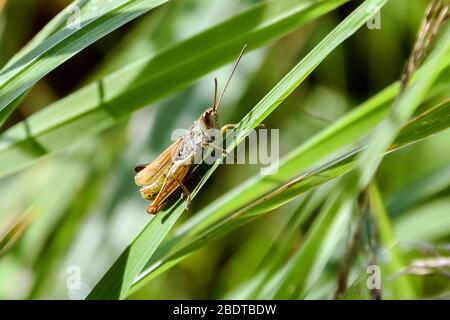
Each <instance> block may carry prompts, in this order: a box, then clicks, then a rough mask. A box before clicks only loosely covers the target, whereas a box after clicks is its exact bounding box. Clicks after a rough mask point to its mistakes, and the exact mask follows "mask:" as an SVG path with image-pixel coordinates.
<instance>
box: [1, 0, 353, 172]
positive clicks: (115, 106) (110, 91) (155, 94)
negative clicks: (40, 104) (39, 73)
mask: <svg viewBox="0 0 450 320" xmlns="http://www.w3.org/2000/svg"><path fill="white" fill-rule="evenodd" d="M346 1H348V0H306V1H301V2H299V1H297V0H277V1H265V2H262V3H261V4H258V5H256V6H254V7H251V8H250V9H248V10H246V11H244V12H242V13H241V14H238V15H236V16H234V17H232V18H231V19H229V20H227V21H225V22H223V23H221V24H219V25H216V26H214V27H212V28H210V29H208V30H206V31H204V32H202V33H200V34H198V35H196V36H194V37H192V38H190V39H187V40H185V41H183V42H180V43H178V44H176V45H175V46H173V47H171V48H169V49H167V50H165V51H163V52H160V53H159V54H157V55H155V56H152V57H148V58H144V59H142V60H139V61H137V62H136V63H133V64H131V65H129V66H127V67H125V68H123V69H121V70H118V71H117V72H114V73H112V74H110V75H109V76H107V77H104V78H102V79H101V80H99V81H97V82H94V83H91V84H90V85H87V86H85V87H83V88H81V89H80V90H78V91H76V92H74V93H73V94H71V95H69V96H68V97H66V98H64V99H61V100H59V101H57V102H56V103H54V104H53V105H50V106H49V107H47V108H45V109H44V110H43V111H41V112H38V113H37V114H35V115H33V116H31V117H29V118H28V119H27V120H26V122H22V123H19V124H18V125H16V126H15V127H13V128H11V129H10V130H8V131H7V132H5V133H4V135H2V137H0V176H2V175H5V174H6V173H9V172H11V171H14V170H17V169H18V168H20V167H22V166H24V165H26V164H29V163H31V162H32V161H34V160H35V159H37V158H39V157H41V156H43V155H45V154H48V153H50V152H54V151H57V150H61V149H63V148H66V147H67V146H70V145H73V144H74V143H76V142H77V141H81V140H82V139H83V138H86V136H89V135H92V134H95V133H98V132H99V131H101V130H104V129H106V128H109V127H112V126H113V125H115V124H117V123H118V122H119V121H121V120H122V118H124V117H126V116H128V115H129V114H130V113H132V112H133V111H135V110H136V109H138V108H142V107H144V106H147V105H148V104H150V103H152V102H154V101H156V100H158V99H161V98H163V97H165V96H167V95H168V94H170V93H173V92H175V91H177V90H180V89H181V88H183V87H185V86H187V85H188V84H189V83H191V82H192V81H194V80H195V79H198V78H199V77H201V76H203V75H205V74H207V73H208V72H210V71H212V70H214V69H216V68H218V67H220V66H222V65H224V64H225V63H227V62H229V61H232V60H233V59H235V58H236V55H237V54H238V52H239V50H240V49H241V48H242V47H243V45H244V44H245V43H247V44H248V48H249V49H254V48H257V47H260V46H261V45H263V44H265V43H267V42H268V41H270V40H273V39H276V38H279V37H280V36H282V35H284V34H286V33H287V32H289V31H292V30H294V29H295V28H298V27H299V26H301V25H304V24H305V23H307V22H309V21H311V20H313V19H315V18H317V17H319V16H321V15H323V14H325V13H327V12H329V11H331V10H332V9H334V8H336V7H337V6H339V5H340V4H342V3H344V2H346ZM217 39H227V40H226V41H224V40H221V41H218V40H217ZM0 92H1V91H0ZM10 111H11V110H10ZM30 141H34V142H37V144H38V145H39V146H40V148H38V150H36V148H33V146H35V145H36V144H35V143H33V144H31V143H30Z"/></svg>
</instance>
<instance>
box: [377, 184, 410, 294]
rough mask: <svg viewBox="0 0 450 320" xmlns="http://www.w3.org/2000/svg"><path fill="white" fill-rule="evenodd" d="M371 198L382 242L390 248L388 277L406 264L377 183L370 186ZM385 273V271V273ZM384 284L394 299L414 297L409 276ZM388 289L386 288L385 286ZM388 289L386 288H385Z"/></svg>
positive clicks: (387, 248) (384, 246)
mask: <svg viewBox="0 0 450 320" xmlns="http://www.w3.org/2000/svg"><path fill="white" fill-rule="evenodd" d="M369 199H370V201H369V202H370V206H371V208H372V210H371V211H372V214H373V216H374V219H375V222H376V224H377V226H378V228H377V229H378V230H379V234H380V239H381V244H382V246H383V248H384V249H386V250H389V257H390V258H389V263H388V267H387V268H388V270H389V271H388V277H389V275H391V276H392V275H395V274H396V273H398V272H400V271H402V270H403V269H404V268H405V267H406V264H405V263H404V262H403V258H402V255H401V253H400V250H399V248H398V246H397V240H396V239H395V235H394V232H393V230H392V226H391V221H390V218H389V214H388V213H387V211H386V209H385V206H384V202H383V199H382V197H381V194H380V191H379V190H378V187H377V185H376V184H375V183H372V184H371V185H370V186H369ZM383 274H385V273H383ZM383 283H384V286H385V287H388V288H390V289H391V290H387V291H392V293H393V296H392V297H393V298H394V299H414V298H415V297H416V294H415V293H414V287H413V284H412V283H411V281H410V279H409V278H408V276H400V277H397V278H396V279H395V280H393V281H384V282H383ZM383 289H386V288H383ZM383 291H386V290H383Z"/></svg>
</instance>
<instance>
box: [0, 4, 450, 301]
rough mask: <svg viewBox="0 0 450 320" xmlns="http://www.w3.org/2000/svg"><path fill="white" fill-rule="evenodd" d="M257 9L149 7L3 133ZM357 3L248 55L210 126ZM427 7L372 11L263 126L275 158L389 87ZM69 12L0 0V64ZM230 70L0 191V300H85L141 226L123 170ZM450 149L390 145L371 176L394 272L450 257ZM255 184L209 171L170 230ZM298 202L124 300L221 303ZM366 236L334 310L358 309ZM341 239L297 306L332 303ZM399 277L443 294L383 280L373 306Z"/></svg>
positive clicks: (234, 112)
mask: <svg viewBox="0 0 450 320" xmlns="http://www.w3.org/2000/svg"><path fill="white" fill-rule="evenodd" d="M258 2H259V1H256V0H216V1H201V0H177V1H171V2H169V3H167V4H165V5H163V6H160V7H158V8H156V9H155V10H152V11H151V12H149V13H147V14H145V15H143V16H142V17H140V18H138V19H136V20H134V21H132V22H131V23H129V24H127V25H126V26H124V27H122V28H120V29H119V30H117V31H115V32H113V33H111V34H110V35H108V36H106V37H105V38H103V39H101V40H100V41H97V42H96V43H95V44H93V45H91V46H90V47H88V48H87V49H86V50H83V51H82V52H81V53H80V54H77V55H76V56H75V57H74V58H72V59H70V60H69V61H68V62H66V63H64V64H63V65H62V66H60V67H58V68H57V69H56V70H55V71H53V72H51V73H50V74H49V75H48V76H46V77H45V78H44V79H43V80H41V81H39V83H38V84H37V85H36V86H34V87H33V89H32V90H31V92H30V93H29V94H28V96H27V97H26V98H25V99H24V101H23V102H22V104H21V105H20V107H19V109H18V110H16V111H15V112H14V113H13V115H12V116H11V118H10V119H9V120H8V122H7V123H6V126H5V128H8V127H11V126H13V125H14V124H15V123H17V122H19V121H21V120H23V119H25V118H26V117H28V116H29V115H31V114H33V113H36V112H37V111H39V110H41V109H42V108H43V107H45V106H47V105H49V104H50V103H52V102H53V101H56V100H58V99H60V98H62V97H64V96H66V95H67V94H69V93H71V92H72V91H74V90H75V89H77V88H79V87H81V86H82V85H84V84H86V83H88V82H89V81H91V80H95V79H98V78H100V77H102V76H104V75H107V74H108V73H110V72H112V71H114V70H117V69H119V68H120V67H122V66H125V65H127V64H129V63H131V62H133V61H135V60H137V59H139V58H140V57H143V56H146V55H149V54H152V53H155V52H158V51H160V50H161V49H163V48H166V47H169V46H170V45H172V44H174V43H175V42H177V41H179V40H181V39H185V38H188V37H189V36H191V35H194V34H196V33H198V32H200V31H202V30H204V29H206V28H208V27H210V26H211V25H214V24H216V23H217V22H218V21H222V20H225V19H227V18H228V17H231V16H233V15H234V14H236V12H239V11H242V10H243V9H245V8H247V7H248V6H250V5H252V4H255V3H258ZM358 3H359V2H358V1H356V3H355V2H354V1H353V2H350V3H348V4H345V5H343V6H341V7H340V8H338V9H337V10H334V11H332V12H331V13H329V14H327V15H325V16H323V17H320V18H319V19H318V20H315V21H313V22H311V23H308V24H307V25H306V26H304V27H302V28H300V29H298V30H295V31H293V32H291V33H289V34H288V35H286V36H284V37H283V38H281V39H279V40H277V41H274V42H272V43H271V44H269V45H266V46H264V47H263V48H261V49H258V50H255V51H253V52H251V53H249V54H247V55H246V56H245V57H244V58H243V60H242V63H241V65H240V67H239V69H238V72H237V75H236V78H235V79H234V80H233V82H232V84H231V87H230V89H229V91H228V93H227V95H226V97H225V99H224V101H223V105H222V109H221V115H220V116H221V119H220V120H221V123H222V124H225V123H229V122H237V121H239V120H240V119H241V118H242V117H243V116H244V115H245V114H246V113H247V112H248V111H249V110H250V109H251V108H252V107H253V106H254V105H255V104H256V103H257V102H258V101H259V100H261V98H262V97H263V96H264V95H265V94H266V93H267V92H268V91H269V90H270V89H271V88H272V87H273V86H274V85H275V84H276V83H277V82H278V81H279V80H280V79H281V78H282V77H283V76H284V75H285V74H286V73H287V72H288V71H289V70H290V69H291V68H292V67H293V66H295V65H296V64H297V62H298V61H299V60H300V59H301V58H302V57H303V56H304V55H305V54H306V53H307V52H309V50H310V49H311V48H313V47H314V45H315V44H317V43H318V42H319V41H320V40H321V39H322V38H323V37H324V36H325V35H326V34H328V32H330V30H332V28H333V27H334V26H335V25H337V24H338V23H339V22H340V21H341V20H342V19H343V18H344V17H345V16H346V15H348V14H349V13H350V12H351V11H352V10H353V9H354V8H355V7H356V5H357V4H358ZM426 3H427V2H426V1H419V0H415V1H409V0H395V1H390V2H389V3H388V4H387V5H386V6H385V7H384V8H383V10H382V12H381V29H374V30H369V29H368V28H366V27H363V28H361V29H360V30H359V31H358V32H357V33H356V34H355V35H354V36H353V37H351V38H350V39H349V40H348V41H346V42H344V44H343V45H342V46H340V47H339V48H337V49H336V50H334V52H333V53H332V54H331V55H330V56H329V57H328V58H327V59H326V60H325V61H324V62H323V63H322V64H321V65H320V66H319V67H318V68H317V69H316V70H315V71H314V72H313V73H312V75H311V76H310V77H309V78H308V79H307V80H306V81H305V82H304V83H303V84H302V85H301V86H300V87H299V88H298V89H297V90H296V91H295V92H294V93H293V94H292V95H291V96H290V97H289V98H288V99H287V100H286V101H285V102H284V103H283V106H281V107H280V108H279V109H278V110H277V111H276V112H274V113H273V114H272V115H270V117H269V118H268V119H266V120H265V124H266V126H267V127H269V128H280V148H281V150H280V154H281V155H285V154H287V153H288V152H289V151H290V150H291V149H292V148H294V147H297V146H298V145H300V144H301V143H302V142H304V141H306V140H307V139H308V138H310V137H312V136H313V135H314V134H316V133H317V132H319V131H320V130H322V129H323V128H325V127H326V126H328V125H329V124H330V123H332V122H334V121H335V120H336V119H338V118H340V117H341V116H343V115H344V114H345V113H347V112H348V111H349V110H351V109H352V108H354V107H355V106H357V105H358V104H359V103H361V102H364V101H365V100H367V99H368V98H370V97H371V96H372V95H374V94H375V93H377V92H379V91H380V90H382V89H383V88H385V87H386V86H388V85H389V84H391V83H393V82H395V81H396V80H398V79H399V77H400V75H401V72H402V70H403V66H404V63H405V60H406V59H407V57H408V54H409V52H410V50H411V47H412V45H413V43H414V39H415V36H416V32H417V29H418V26H419V24H420V21H421V18H422V15H423V12H424V9H425V6H426ZM68 4H70V1H68V0H46V1H39V0H12V1H5V0H0V65H4V63H6V62H7V61H8V60H9V59H10V58H11V57H12V56H13V55H14V54H15V53H16V52H17V51H18V50H19V49H20V48H22V47H23V46H24V45H25V44H26V43H27V42H28V41H29V40H30V39H31V38H32V37H33V36H34V35H35V34H36V33H37V32H38V31H39V30H40V29H41V28H42V27H43V26H44V25H45V24H46V23H47V22H48V21H49V20H51V19H52V18H53V17H54V16H55V15H56V14H57V13H58V12H59V11H61V10H62V9H63V8H64V7H66V6H67V5H68ZM217 41H222V39H217ZM229 71H230V65H228V66H226V67H224V68H221V69H219V70H216V71H214V72H212V73H211V74H209V75H207V76H204V77H203V78H201V79H200V80H199V81H196V82H195V84H193V85H191V86H189V87H188V88H187V89H185V90H183V91H181V92H179V93H177V94H174V95H172V96H170V97H168V98H166V99H164V100H162V101H160V102H158V103H156V104H154V105H153V107H152V108H144V109H141V110H139V111H137V112H135V113H134V114H133V115H132V116H131V117H129V118H127V119H125V120H124V121H122V122H121V123H120V124H119V125H117V126H115V127H114V128H111V129H108V130H106V131H105V132H102V133H101V134H99V135H97V136H96V137H92V138H86V139H84V140H83V141H82V142H81V143H79V144H77V145H74V146H68V148H67V149H66V150H64V151H63V152H58V153H57V154H52V155H50V156H46V157H44V158H42V159H40V160H39V161H37V162H36V163H34V164H33V165H31V166H28V167H26V168H25V169H23V170H21V171H20V172H16V173H13V174H10V175H8V176H7V177H3V178H1V179H0V234H1V233H2V232H3V231H6V230H8V228H9V227H10V226H12V225H14V224H15V223H17V221H25V222H24V223H22V224H19V225H21V226H23V227H24V229H23V230H21V231H20V232H17V239H14V241H12V242H11V243H10V244H9V245H11V247H10V248H6V249H7V250H4V251H5V252H2V254H1V256H0V298H2V299H26V298H31V299H70V298H82V297H83V295H84V294H86V293H87V292H88V291H89V288H93V287H94V285H95V283H96V282H97V281H98V279H100V277H101V276H102V275H103V274H104V273H105V271H106V270H107V269H108V268H109V266H110V265H111V264H112V263H113V262H114V261H115V260H116V259H117V257H118V256H119V255H120V253H121V252H122V251H123V250H124V248H125V247H126V246H127V245H128V244H129V243H130V242H131V241H132V240H133V239H134V238H135V237H136V235H137V234H138V232H139V231H140V230H141V229H142V227H143V226H144V225H145V224H146V223H147V222H148V221H149V219H151V218H150V217H149V216H148V215H147V214H146V212H145V208H146V202H145V201H144V200H142V199H141V197H140V194H139V191H138V187H136V186H135V185H134V180H133V177H134V171H133V168H134V166H135V164H137V163H142V162H147V161H149V160H151V159H153V158H154V157H155V156H157V155H158V154H159V153H160V152H161V151H162V150H163V149H164V148H165V147H166V146H168V144H169V142H170V134H171V131H172V130H171V129H175V128H186V127H188V126H190V124H191V123H192V122H193V121H194V120H196V119H197V117H198V116H199V115H200V114H201V112H202V111H203V110H204V109H205V108H206V107H207V106H209V105H210V104H211V98H212V93H213V78H214V76H217V77H218V78H219V81H220V83H222V84H223V83H224V81H225V78H226V76H227V75H228V73H229ZM437 100H438V99H437ZM449 139H450V132H449V131H445V132H443V133H440V134H438V135H436V136H433V137H432V138H430V139H427V140H424V141H422V142H419V143H417V144H414V145H412V146H409V147H407V148H404V149H402V150H400V151H398V152H396V153H394V154H392V155H389V156H387V157H386V158H385V159H384V161H383V163H382V165H381V168H380V170H379V172H378V175H377V179H378V185H379V188H380V192H381V194H382V197H383V199H384V201H385V204H386V206H387V209H388V212H389V216H390V218H391V223H392V227H393V229H394V232H395V236H396V239H395V246H396V248H399V249H400V250H401V252H402V255H403V258H404V263H405V267H406V266H407V265H408V264H410V263H412V262H413V261H414V259H425V258H431V257H435V256H436V254H437V252H438V253H439V255H442V256H449V255H450V211H449V210H450V209H449V208H450V193H449V191H450V188H449V186H450V183H449V182H450V179H449V178H450V152H449V141H450V140H449ZM258 171H259V168H258V166H254V165H232V166H231V165H224V166H220V168H219V169H218V170H217V171H216V172H215V173H214V175H213V177H212V179H210V180H209V181H208V183H207V184H206V186H205V187H204V188H203V189H202V191H201V193H200V194H199V196H197V197H196V198H195V200H193V202H192V204H191V208H190V211H189V212H188V214H185V215H184V216H183V219H186V218H187V217H189V216H190V215H191V214H193V213H195V212H197V211H198V210H200V209H201V208H203V207H205V206H206V205H207V204H208V203H210V202H211V201H212V200H214V199H216V198H217V197H218V196H220V195H221V194H223V193H224V192H225V191H227V190H230V189H232V188H233V187H234V186H237V185H239V184H240V183H242V182H243V181H245V179H246V178H248V177H251V176H252V175H254V174H255V173H257V172H258ZM299 174H300V173H299ZM332 183H333V182H331V183H328V184H326V185H325V186H323V187H321V188H324V189H319V193H320V192H326V191H321V190H326V189H325V188H332V187H333V185H332ZM297 205H298V200H295V201H293V202H291V203H289V204H288V205H285V206H282V207H280V208H278V209H276V210H274V211H273V212H272V213H270V214H268V215H266V216H264V217H263V218H260V219H257V220H255V221H254V222H252V223H250V224H248V225H245V226H244V227H242V228H239V229H237V230H236V231H233V232H232V233H230V234H228V235H226V236H224V237H222V238H220V239H219V240H217V241H215V242H213V243H212V244H211V245H208V246H207V247H205V248H202V249H201V250H198V251H197V252H196V253H195V254H194V255H192V256H191V257H189V258H188V259H186V260H184V261H182V262H181V263H179V264H178V265H176V266H175V267H173V268H171V269H170V270H168V271H166V272H165V273H163V274H162V275H160V276H158V277H157V278H156V279H154V280H152V281H150V282H149V283H148V284H146V285H145V286H144V287H143V288H141V289H139V290H138V291H136V292H135V293H134V294H133V295H131V298H134V299H197V298H203V299H211V298H224V297H233V292H234V290H236V289H237V288H239V287H241V286H242V285H244V284H245V282H246V281H247V280H248V279H249V278H251V276H252V275H253V274H254V272H255V270H256V268H257V267H258V265H259V263H260V262H261V259H263V257H264V256H265V254H266V252H267V250H268V249H269V248H270V246H271V245H272V244H273V242H274V241H275V239H276V237H277V235H278V233H279V232H280V230H282V228H283V227H284V225H285V223H286V222H287V221H288V219H289V217H290V216H291V214H292V212H293V210H295V208H296V206H297ZM21 219H22V220H21ZM309 220H311V219H309ZM310 224H311V221H308V222H307V223H305V224H303V225H302V226H301V227H300V228H298V230H297V232H296V235H295V241H294V243H293V244H292V249H291V250H295V249H296V248H297V247H298V246H301V243H302V238H303V235H304V233H305V232H306V230H308V228H309V226H310ZM366 231H367V230H366ZM365 234H366V232H363V238H364V237H365ZM349 237H350V235H349ZM364 239H365V238H364ZM364 239H363V241H362V244H361V247H360V249H359V250H360V254H359V255H358V259H356V261H355V263H354V266H353V267H354V269H355V270H356V271H355V276H354V277H353V278H352V277H351V278H352V280H351V281H350V283H349V289H348V292H347V294H346V297H347V298H361V299H363V298H370V296H369V294H368V292H367V290H365V278H364V274H365V271H364V270H365V266H366V265H367V263H368V251H369V250H368V244H367V242H368V240H367V239H365V241H364ZM341 242H342V243H340V244H339V246H338V250H336V252H335V257H334V258H333V259H332V261H331V262H330V263H329V264H328V265H327V267H326V269H325V271H324V272H323V273H322V274H321V276H320V279H319V281H318V282H317V283H316V284H315V285H314V286H313V288H312V289H311V290H310V293H309V294H308V296H307V298H323V299H329V298H332V297H333V293H334V291H335V287H336V282H337V277H336V274H337V272H338V270H339V265H340V263H341V261H342V257H343V254H344V253H345V250H346V249H345V248H346V241H345V239H344V241H341ZM378 254H379V257H378V263H380V264H383V263H387V264H388V263H389V259H390V249H389V248H387V249H385V250H380V251H379V252H378ZM70 266H79V267H80V270H81V276H82V279H83V290H81V292H79V295H77V293H73V292H69V290H68V288H67V281H68V277H69V275H70V269H68V268H70ZM68 270H69V273H68ZM361 270H362V275H361ZM358 271H359V273H358ZM399 277H400V278H401V277H408V278H410V280H411V281H412V283H413V285H414V288H415V291H416V297H418V298H435V297H441V296H448V294H449V292H450V281H449V274H448V273H445V272H431V273H430V274H428V275H410V276H402V275H399V274H391V275H390V276H389V277H386V278H384V279H383V288H384V290H383V297H384V298H386V299H389V298H395V295H394V293H393V291H392V289H390V285H391V283H393V282H395V281H396V279H397V278H399Z"/></svg>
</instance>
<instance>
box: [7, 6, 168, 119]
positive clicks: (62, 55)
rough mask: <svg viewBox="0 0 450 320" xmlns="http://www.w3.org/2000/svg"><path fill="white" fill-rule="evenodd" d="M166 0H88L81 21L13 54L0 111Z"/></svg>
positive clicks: (8, 66) (81, 14) (8, 67)
mask: <svg viewBox="0 0 450 320" xmlns="http://www.w3.org/2000/svg"><path fill="white" fill-rule="evenodd" d="M167 1H168V0H133V1H132V0H113V1H108V2H107V3H103V4H102V5H101V6H97V5H96V4H95V3H94V2H88V3H87V6H86V8H84V9H85V10H84V11H83V12H79V13H78V14H79V21H75V22H76V24H68V25H66V26H65V27H64V28H63V29H60V30H59V31H56V32H55V33H53V34H51V35H49V36H48V37H46V38H45V39H43V40H42V42H40V43H39V44H38V45H37V46H36V47H35V48H34V49H32V50H29V51H27V50H25V53H24V54H23V55H21V57H19V58H17V59H14V58H13V59H14V61H13V62H12V63H8V64H7V65H6V66H5V67H4V68H3V69H2V70H1V71H0V114H2V111H3V109H5V108H6V107H7V106H8V105H9V104H10V103H11V102H13V101H14V100H15V99H16V98H17V97H19V96H20V95H21V94H23V93H24V92H25V91H26V90H28V89H29V88H30V87H31V86H33V85H34V84H35V83H36V82H37V81H39V80H40V79H41V78H42V77H43V76H45V75H46V74H47V73H49V72H50V71H52V70H53V69H55V68H56V67H57V66H59V65H60V64H62V63H63V62H64V61H66V60H68V59H69V58H71V57H73V56H74V55H75V54H77V53H78V52H80V51H81V50H83V49H84V48H86V47H87V46H89V45H91V44H92V43H94V42H95V41H97V40H99V39H101V38H102V37H104V36H105V35H107V34H108V33H110V32H112V31H114V30H115V29H117V28H119V27H120V26H122V25H124V24H126V23H127V22H129V21H131V20H133V19H135V18H137V17H139V16H140V15H142V14H144V13H145V12H147V11H149V10H150V9H153V8H154V7H157V6H159V5H161V4H163V3H165V2H167ZM88 9H90V10H88ZM78 10H79V9H78ZM75 14H76V13H75ZM57 20H58V23H57V25H60V21H59V20H60V16H58V17H57ZM52 29H53V28H52ZM51 31H54V30H51ZM45 36H47V34H46V35H45ZM9 112H11V110H9ZM0 120H2V122H0V125H1V124H3V122H4V121H5V120H6V118H5V117H1V118H0Z"/></svg>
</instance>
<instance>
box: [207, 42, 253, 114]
mask: <svg viewBox="0 0 450 320" xmlns="http://www.w3.org/2000/svg"><path fill="white" fill-rule="evenodd" d="M246 48H247V45H244V47H243V48H242V50H241V53H240V54H239V57H238V58H237V60H236V63H235V64H234V67H233V71H231V74H230V76H229V77H228V80H227V83H226V84H225V88H224V89H223V91H222V94H221V95H220V98H219V100H218V101H217V103H216V98H214V102H215V103H214V106H213V109H214V111H217V109H219V105H220V102H221V101H222V98H223V96H224V94H225V92H226V91H227V88H228V85H229V84H230V82H231V79H232V78H233V76H234V72H235V71H236V68H237V66H238V65H239V62H240V61H241V58H242V56H243V55H244V52H245V49H246ZM215 81H216V89H217V79H216V80H215Z"/></svg>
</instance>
